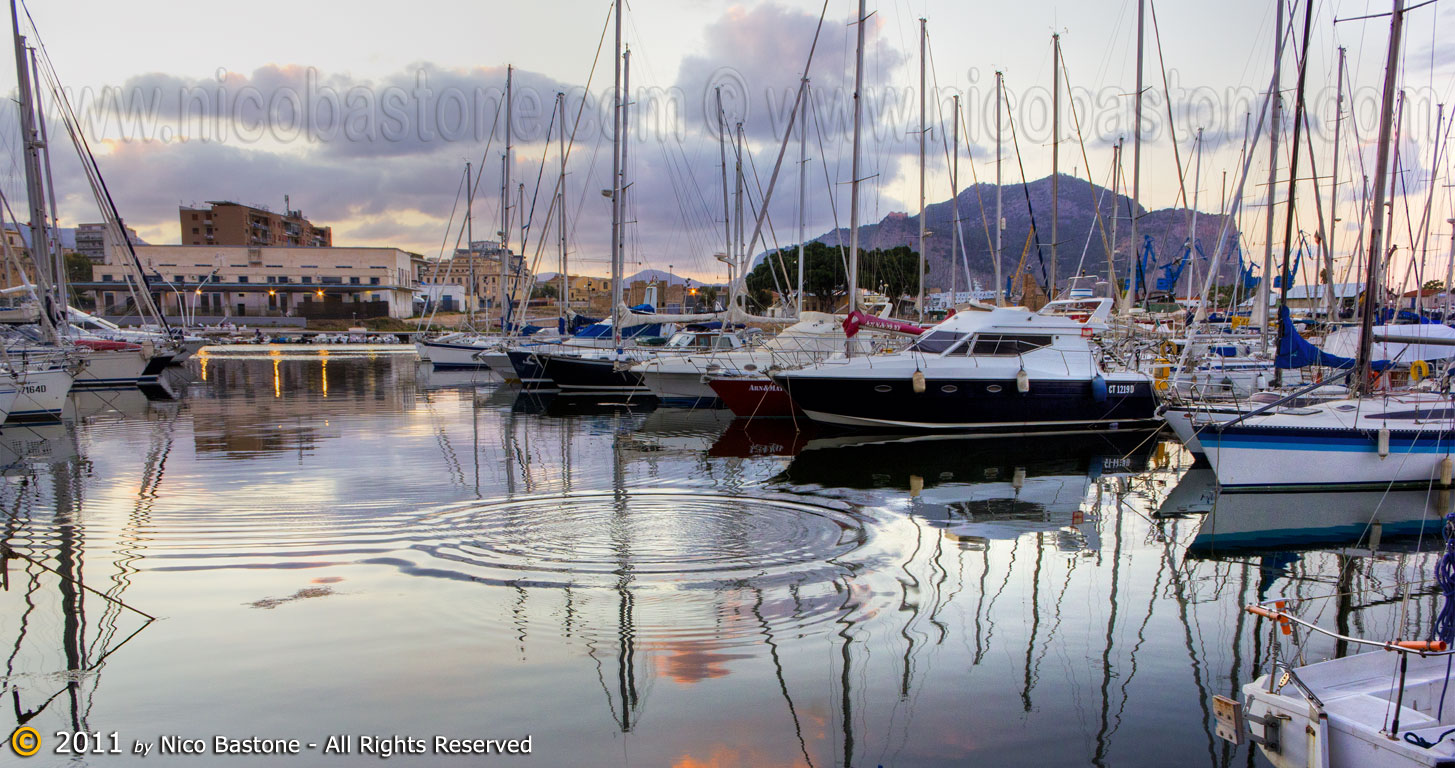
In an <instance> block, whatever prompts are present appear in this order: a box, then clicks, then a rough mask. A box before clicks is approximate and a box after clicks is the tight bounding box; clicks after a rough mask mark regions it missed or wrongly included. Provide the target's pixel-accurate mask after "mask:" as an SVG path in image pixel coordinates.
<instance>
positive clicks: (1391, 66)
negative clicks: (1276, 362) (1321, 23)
mask: <svg viewBox="0 0 1455 768" xmlns="http://www.w3.org/2000/svg"><path fill="white" fill-rule="evenodd" d="M1403 17H1404V10H1403V3H1402V2H1398V1H1397V2H1395V9H1394V22H1393V23H1392V25H1391V31H1390V49H1389V58H1388V61H1387V63H1386V70H1385V83H1384V102H1383V105H1382V111H1381V122H1380V131H1379V143H1378V145H1377V147H1376V151H1377V156H1376V161H1375V177H1374V190H1375V193H1374V202H1373V206H1372V208H1371V209H1370V210H1371V211H1375V212H1379V211H1383V210H1384V205H1385V193H1386V188H1387V181H1388V174H1389V165H1390V138H1391V132H1392V122H1393V101H1394V92H1395V86H1396V82H1395V77H1396V74H1397V65H1398V58H1397V54H1398V44H1399V35H1400V30H1401V26H1402V22H1403ZM1369 228H1370V240H1369V248H1368V250H1367V254H1368V271H1367V273H1366V278H1365V285H1366V286H1368V288H1367V289H1366V292H1365V295H1366V297H1368V299H1367V300H1366V301H1365V302H1364V306H1363V309H1362V316H1361V332H1360V339H1359V348H1358V355H1357V357H1356V358H1355V360H1354V361H1353V366H1352V368H1353V370H1352V372H1351V374H1350V376H1351V391H1352V396H1351V397H1347V398H1341V399H1337V400H1331V401H1328V402H1323V403H1316V404H1311V405H1308V406H1306V407H1302V408H1293V409H1282V410H1276V411H1275V410H1263V411H1262V412H1254V413H1250V414H1248V415H1245V416H1241V417H1239V418H1236V419H1233V420H1230V421H1227V422H1226V423H1221V424H1215V425H1213V426H1211V427H1210V428H1208V429H1204V430H1203V431H1202V432H1201V434H1200V436H1199V441H1200V442H1201V444H1202V447H1203V450H1204V451H1205V452H1206V454H1207V457H1208V460H1209V462H1210V463H1211V464H1212V467H1213V470H1214V471H1215V472H1217V475H1218V481H1219V483H1221V484H1222V486H1223V487H1224V488H1231V489H1242V490H1256V489H1274V488H1300V487H1301V488H1345V489H1348V488H1361V487H1362V488H1385V487H1390V486H1399V485H1411V484H1413V485H1420V484H1429V483H1432V482H1438V483H1439V484H1441V485H1445V486H1448V485H1450V483H1451V474H1452V461H1455V456H1452V454H1455V446H1452V444H1451V441H1452V439H1455V407H1452V404H1451V400H1450V396H1449V395H1448V394H1446V393H1440V392H1435V391H1430V390H1425V389H1413V388H1412V389H1407V390H1403V391H1393V390H1391V389H1389V388H1388V387H1387V385H1386V386H1385V388H1384V389H1382V390H1377V389H1376V388H1375V384H1376V382H1380V381H1386V380H1384V379H1382V378H1381V377H1379V375H1378V368H1379V367H1380V366H1379V365H1378V363H1377V362H1376V361H1374V360H1373V352H1374V346H1373V345H1374V341H1375V334H1374V321H1375V314H1376V312H1378V311H1379V307H1378V306H1377V302H1376V301H1375V300H1374V297H1376V296H1377V295H1378V286H1379V285H1381V282H1382V281H1381V280H1380V278H1381V276H1382V273H1383V266H1384V265H1383V259H1382V258H1381V255H1382V254H1383V253H1384V241H1383V236H1384V230H1383V216H1382V215H1379V214H1378V213H1376V214H1375V215H1372V216H1371V217H1370V222H1369ZM1286 316H1287V315H1286V313H1285V314H1284V317H1285V318H1286ZM1422 341H1424V342H1425V343H1430V342H1431V341H1433V339H1422Z"/></svg>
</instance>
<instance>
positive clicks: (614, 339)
mask: <svg viewBox="0 0 1455 768" xmlns="http://www.w3.org/2000/svg"><path fill="white" fill-rule="evenodd" d="M622 2H623V0H616V4H615V5H616V8H615V13H616V56H615V59H614V61H615V66H616V83H615V85H613V86H612V109H611V346H612V347H613V348H617V347H620V346H621V310H620V309H619V307H620V306H621V301H620V297H619V292H620V290H621V267H620V265H619V263H618V256H619V255H620V254H619V252H618V251H619V249H620V247H621V241H620V240H619V239H618V235H619V234H620V232H621V4H622Z"/></svg>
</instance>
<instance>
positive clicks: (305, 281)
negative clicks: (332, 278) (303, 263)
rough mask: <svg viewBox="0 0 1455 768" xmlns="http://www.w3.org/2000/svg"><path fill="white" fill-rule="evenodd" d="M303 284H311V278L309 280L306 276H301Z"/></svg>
mask: <svg viewBox="0 0 1455 768" xmlns="http://www.w3.org/2000/svg"><path fill="white" fill-rule="evenodd" d="M303 282H304V283H305V284H307V283H311V282H313V278H311V277H309V276H308V275H304V276H303Z"/></svg>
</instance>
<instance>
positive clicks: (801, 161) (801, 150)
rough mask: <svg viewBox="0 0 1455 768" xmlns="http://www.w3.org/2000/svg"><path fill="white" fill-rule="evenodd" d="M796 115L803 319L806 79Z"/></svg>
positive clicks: (800, 305)
mask: <svg viewBox="0 0 1455 768" xmlns="http://www.w3.org/2000/svg"><path fill="white" fill-rule="evenodd" d="M798 87H799V89H800V91H799V96H798V99H799V115H798V317H799V318H800V319H802V317H803V259H804V255H803V239H804V237H805V234H804V223H805V222H804V220H803V217H804V211H805V210H806V209H807V207H808V205H807V202H808V186H807V182H808V78H806V77H805V78H803V80H802V81H801V82H800V83H799V86H798Z"/></svg>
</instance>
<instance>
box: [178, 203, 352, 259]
mask: <svg viewBox="0 0 1455 768" xmlns="http://www.w3.org/2000/svg"><path fill="white" fill-rule="evenodd" d="M285 199H286V198H285ZM207 205H208V207H207V208H192V207H189V206H185V205H184V206H181V207H180V208H179V209H178V216H179V217H180V222H181V227H182V244H183V245H247V246H254V247H266V246H298V247H311V248H327V247H330V246H332V245H333V230H332V229H331V228H329V227H318V226H314V224H313V223H312V222H310V221H309V220H308V219H305V218H303V212H302V211H300V210H292V209H290V210H288V211H286V212H284V213H281V214H279V213H274V212H273V211H271V210H268V209H267V208H265V207H261V206H252V205H243V204H241V203H234V202H230V201H226V200H209V201H208V202H207Z"/></svg>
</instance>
